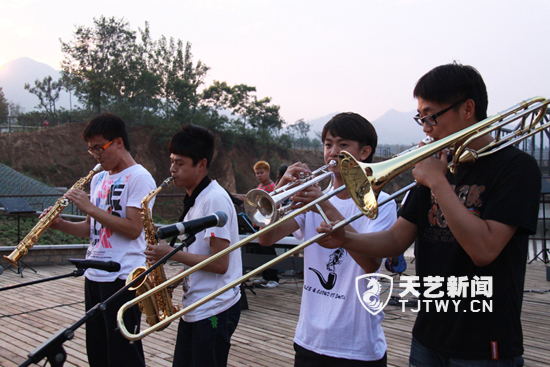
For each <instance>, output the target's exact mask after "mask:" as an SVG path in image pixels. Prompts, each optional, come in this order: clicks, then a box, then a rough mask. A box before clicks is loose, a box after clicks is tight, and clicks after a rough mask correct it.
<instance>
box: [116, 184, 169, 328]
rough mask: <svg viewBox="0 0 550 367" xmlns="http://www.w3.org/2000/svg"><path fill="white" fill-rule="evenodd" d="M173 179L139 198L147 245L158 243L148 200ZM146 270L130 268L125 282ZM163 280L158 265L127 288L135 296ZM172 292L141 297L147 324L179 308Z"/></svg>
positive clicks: (165, 316)
mask: <svg viewBox="0 0 550 367" xmlns="http://www.w3.org/2000/svg"><path fill="white" fill-rule="evenodd" d="M173 180H174V178H173V177H169V178H167V179H166V180H164V182H163V183H162V184H161V185H160V186H159V187H157V188H156V189H155V190H153V191H151V192H150V193H149V194H147V196H145V197H144V198H143V200H141V209H140V214H141V221H142V222H143V230H144V231H145V240H146V241H147V243H148V244H149V245H152V246H156V245H158V241H157V238H156V237H155V235H156V233H157V231H156V229H155V224H154V223H153V219H152V217H151V210H150V209H149V202H150V201H151V200H152V199H153V198H154V197H155V196H156V195H157V194H158V193H159V192H160V191H161V190H162V189H163V188H165V187H167V186H170V184H172V181H173ZM146 270H147V269H146V268H145V266H140V267H138V268H135V269H134V270H132V272H131V273H130V274H129V275H128V278H127V279H126V284H129V283H130V282H132V281H133V280H134V279H136V278H137V277H138V276H140V275H141V274H142V273H143V272H145V271H146ZM164 282H166V274H165V273H164V266H163V265H159V266H158V267H156V268H155V269H154V270H153V271H151V273H149V276H148V277H145V279H144V280H143V281H142V282H141V283H140V284H139V285H137V286H135V287H131V288H129V289H130V290H132V291H133V290H135V291H136V296H139V295H141V294H144V293H146V292H147V291H149V290H151V289H153V288H154V287H157V286H159V285H161V284H162V283H164ZM172 292H173V289H172V288H164V289H161V290H160V291H158V292H156V293H154V294H153V295H152V296H150V297H147V298H143V299H142V300H141V301H140V302H139V309H140V310H141V312H142V313H143V314H144V315H145V320H146V321H147V324H149V326H153V325H155V324H157V323H158V322H160V321H162V320H164V319H166V318H167V317H169V316H171V315H173V314H174V313H176V312H177V311H178V310H179V307H177V306H174V305H173V304H172ZM168 325H169V323H168V324H165V326H164V327H163V328H162V329H164V328H165V327H167V326H168ZM162 329H159V330H162Z"/></svg>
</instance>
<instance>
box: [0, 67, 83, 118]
mask: <svg viewBox="0 0 550 367" xmlns="http://www.w3.org/2000/svg"><path fill="white" fill-rule="evenodd" d="M47 76H51V77H52V79H53V80H58V79H59V77H60V72H59V71H58V70H55V69H54V68H52V67H51V66H49V65H46V64H44V63H41V62H38V61H34V60H33V59H30V58H28V57H21V58H18V59H15V60H12V61H9V62H7V63H5V64H4V65H1V66H0V87H2V90H3V91H4V95H5V96H6V99H7V100H8V101H9V102H13V103H16V104H19V105H20V106H21V107H23V108H24V111H25V112H31V111H33V110H34V108H35V107H36V106H37V105H38V103H39V102H38V98H37V97H36V96H35V95H34V94H31V93H29V91H27V90H25V83H29V84H30V85H31V86H34V81H35V80H36V79H39V80H40V81H42V79H44V78H45V77H47ZM72 102H73V107H74V106H75V102H76V98H75V97H74V96H73V98H72ZM56 106H57V107H64V108H66V109H69V106H70V102H69V94H68V93H66V92H64V91H62V92H61V93H60V97H59V101H58V102H57V104H56Z"/></svg>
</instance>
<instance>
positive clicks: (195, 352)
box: [172, 302, 241, 367]
mask: <svg viewBox="0 0 550 367" xmlns="http://www.w3.org/2000/svg"><path fill="white" fill-rule="evenodd" d="M240 316H241V302H237V303H235V305H234V306H231V307H230V308H229V309H228V310H226V311H224V312H221V313H219V314H217V315H215V316H212V317H210V318H207V319H204V320H199V321H197V322H185V321H183V319H180V322H179V325H178V337H177V340H176V346H175V350H174V361H173V363H172V366H173V367H206V366H208V367H225V366H227V357H228V355H229V348H230V347H231V343H230V340H231V335H233V332H234V331H235V329H236V328H237V324H238V323H239V318H240Z"/></svg>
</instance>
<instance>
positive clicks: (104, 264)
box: [69, 259, 120, 273]
mask: <svg viewBox="0 0 550 367" xmlns="http://www.w3.org/2000/svg"><path fill="white" fill-rule="evenodd" d="M69 261H70V262H71V263H72V264H73V265H76V267H77V268H79V269H88V268H92V269H99V270H105V271H108V272H109V273H113V272H115V271H119V270H120V264H119V263H117V262H114V261H97V260H84V259H69Z"/></svg>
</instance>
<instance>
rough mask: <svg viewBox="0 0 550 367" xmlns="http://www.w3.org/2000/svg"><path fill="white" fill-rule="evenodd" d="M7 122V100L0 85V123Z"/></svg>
mask: <svg viewBox="0 0 550 367" xmlns="http://www.w3.org/2000/svg"><path fill="white" fill-rule="evenodd" d="M7 122H8V100H7V99H6V96H5V95H4V91H3V90H2V87H0V123H7Z"/></svg>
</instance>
